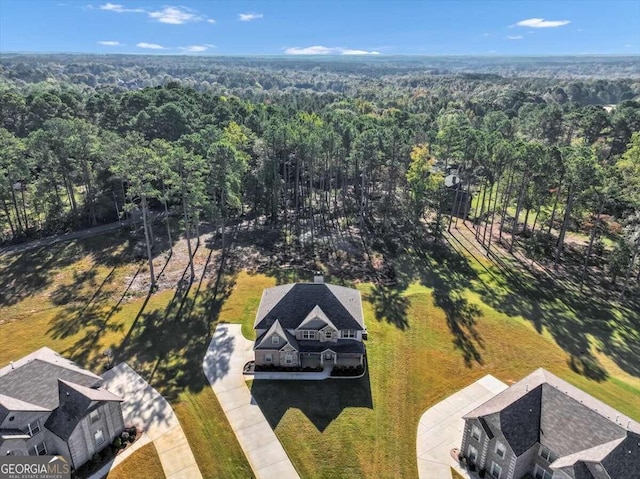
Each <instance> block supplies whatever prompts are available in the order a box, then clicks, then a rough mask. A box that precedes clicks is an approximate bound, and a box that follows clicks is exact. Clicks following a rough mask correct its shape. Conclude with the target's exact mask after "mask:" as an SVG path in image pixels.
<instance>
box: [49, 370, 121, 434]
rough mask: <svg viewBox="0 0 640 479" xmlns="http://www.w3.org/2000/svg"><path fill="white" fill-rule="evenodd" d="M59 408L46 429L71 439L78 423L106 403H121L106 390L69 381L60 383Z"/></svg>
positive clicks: (54, 412) (50, 417) (50, 418)
mask: <svg viewBox="0 0 640 479" xmlns="http://www.w3.org/2000/svg"><path fill="white" fill-rule="evenodd" d="M58 390H59V397H60V405H59V407H58V408H57V409H56V410H55V411H53V412H52V413H51V415H50V416H49V419H47V422H46V423H45V427H46V428H47V429H49V430H50V431H51V432H53V433H54V434H55V435H56V436H58V437H60V438H61V439H64V440H65V441H66V440H67V439H69V437H70V436H71V433H72V432H73V430H74V429H75V428H76V426H77V425H78V423H79V422H80V421H81V420H82V418H83V417H85V416H86V415H87V414H89V413H90V412H91V411H93V410H94V409H96V408H97V407H99V406H100V405H101V403H102V402H104V401H116V402H121V401H122V399H120V398H119V397H118V396H116V395H115V394H113V393H111V392H109V391H107V390H106V389H92V388H87V387H84V386H80V385H78V384H73V383H70V382H68V381H63V380H60V381H58Z"/></svg>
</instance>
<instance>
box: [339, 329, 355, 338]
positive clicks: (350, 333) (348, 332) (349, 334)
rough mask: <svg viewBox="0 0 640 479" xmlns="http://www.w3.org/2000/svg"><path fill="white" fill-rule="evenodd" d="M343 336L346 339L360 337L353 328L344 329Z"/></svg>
mask: <svg viewBox="0 0 640 479" xmlns="http://www.w3.org/2000/svg"><path fill="white" fill-rule="evenodd" d="M342 337H343V338H344V339H356V338H357V337H358V334H357V333H356V331H354V330H353V329H346V330H344V331H342Z"/></svg>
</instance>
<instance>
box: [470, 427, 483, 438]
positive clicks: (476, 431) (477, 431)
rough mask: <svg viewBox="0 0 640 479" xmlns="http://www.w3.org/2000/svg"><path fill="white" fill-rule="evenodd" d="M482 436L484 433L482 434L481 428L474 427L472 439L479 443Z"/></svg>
mask: <svg viewBox="0 0 640 479" xmlns="http://www.w3.org/2000/svg"><path fill="white" fill-rule="evenodd" d="M480 436H482V433H481V432H480V428H479V427H478V426H475V425H474V426H473V427H472V428H471V437H472V438H474V439H475V440H476V441H479V440H480Z"/></svg>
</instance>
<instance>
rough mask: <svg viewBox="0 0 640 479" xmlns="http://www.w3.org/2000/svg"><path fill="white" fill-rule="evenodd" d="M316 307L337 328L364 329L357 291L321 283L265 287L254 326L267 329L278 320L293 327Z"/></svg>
mask: <svg viewBox="0 0 640 479" xmlns="http://www.w3.org/2000/svg"><path fill="white" fill-rule="evenodd" d="M316 306H319V307H320V308H321V309H322V311H323V312H324V313H325V314H326V315H327V317H328V318H329V319H330V320H331V322H332V323H333V324H334V325H335V326H336V327H337V328H338V329H355V330H363V329H364V318H363V315H362V300H361V298H360V292H359V291H358V290H357V289H352V288H346V287H344V286H335V285H332V284H325V283H295V284H286V285H283V286H276V287H274V288H267V289H265V290H264V292H263V293H262V299H261V300H260V306H259V308H258V313H257V314H256V320H255V322H254V328H255V329H268V328H270V327H271V325H272V324H273V322H274V321H275V320H276V319H278V320H280V323H281V324H282V327H283V328H285V329H296V328H297V327H298V326H299V325H300V323H301V322H302V321H304V319H305V318H306V317H307V315H308V314H309V313H310V312H311V310H312V309H313V308H315V307H316Z"/></svg>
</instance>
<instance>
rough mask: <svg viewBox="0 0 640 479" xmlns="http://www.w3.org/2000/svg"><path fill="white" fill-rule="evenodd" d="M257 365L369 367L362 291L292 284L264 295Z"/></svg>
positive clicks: (256, 326)
mask: <svg viewBox="0 0 640 479" xmlns="http://www.w3.org/2000/svg"><path fill="white" fill-rule="evenodd" d="M254 329H255V330H256V338H257V339H256V342H255V344H254V348H253V349H254V351H255V363H256V365H257V366H264V365H274V366H279V367H325V368H332V367H334V366H335V367H345V366H362V365H363V364H364V356H365V346H364V343H363V339H366V328H365V325H364V315H363V313H362V300H361V298H360V292H359V291H358V290H357V289H352V288H346V287H344V286H336V285H332V284H326V283H324V281H323V278H322V276H315V277H314V282H313V283H293V284H285V285H282V286H276V287H274V288H267V289H265V290H264V292H263V293H262V299H261V300H260V306H259V307H258V312H257V314H256V320H255V323H254Z"/></svg>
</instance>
